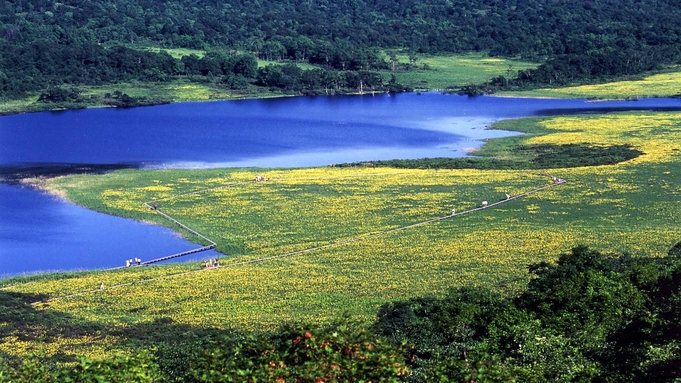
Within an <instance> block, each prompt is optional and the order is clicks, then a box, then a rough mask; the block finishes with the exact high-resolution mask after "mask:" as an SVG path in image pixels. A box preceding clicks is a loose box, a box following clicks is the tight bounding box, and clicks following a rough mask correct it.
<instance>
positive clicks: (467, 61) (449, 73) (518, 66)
mask: <svg viewBox="0 0 681 383" xmlns="http://www.w3.org/2000/svg"><path fill="white" fill-rule="evenodd" d="M397 59H398V61H399V62H403V63H407V62H409V57H408V56H406V55H399V54H398V55H397ZM415 65H416V67H417V68H419V69H416V70H413V71H409V72H396V73H395V77H396V78H397V81H398V82H399V83H400V84H404V85H408V86H411V87H413V88H414V89H440V90H441V89H447V88H449V87H459V86H462V85H469V84H480V83H484V82H486V81H489V80H491V79H492V78H494V77H498V76H507V77H508V76H509V73H510V74H516V73H517V72H518V71H519V70H524V69H528V68H536V67H537V66H538V65H539V64H537V63H531V62H525V61H520V60H510V59H503V58H493V57H486V56H484V55H482V54H466V55H454V56H417V60H416V62H415ZM424 67H425V68H427V69H424ZM386 75H387V76H388V78H389V75H390V72H386Z"/></svg>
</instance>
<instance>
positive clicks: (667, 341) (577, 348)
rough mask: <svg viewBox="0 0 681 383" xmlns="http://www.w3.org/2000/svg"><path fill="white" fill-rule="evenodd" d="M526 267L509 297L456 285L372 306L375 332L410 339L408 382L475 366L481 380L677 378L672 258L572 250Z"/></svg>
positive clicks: (680, 275) (677, 303)
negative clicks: (516, 292)
mask: <svg viewBox="0 0 681 383" xmlns="http://www.w3.org/2000/svg"><path fill="white" fill-rule="evenodd" d="M672 250H673V249H672ZM530 272H531V274H532V275H533V276H534V278H533V279H532V280H531V282H530V284H529V286H528V288H527V290H526V291H525V292H524V293H523V294H521V295H520V296H518V297H517V298H515V299H511V298H507V297H502V296H500V295H497V294H494V293H491V292H488V291H485V290H475V289H459V290H453V291H451V292H450V293H449V294H448V295H447V296H446V297H445V298H441V299H436V298H418V299H412V300H410V301H407V302H395V303H392V304H389V305H386V306H384V307H383V308H381V310H380V312H379V316H378V320H377V322H376V325H375V329H376V331H377V332H379V333H380V334H383V335H386V336H389V337H391V338H392V339H395V340H396V341H405V340H406V341H408V342H409V343H411V344H413V345H414V348H413V349H412V351H411V353H412V355H413V357H412V359H411V360H412V362H411V366H410V367H411V368H412V371H413V373H412V374H411V375H410V376H409V378H408V380H410V381H414V382H431V381H460V382H463V381H471V379H474V378H473V376H474V375H475V374H481V371H480V369H481V368H482V369H483V370H484V372H485V373H488V374H490V375H488V376H487V377H486V379H487V381H491V382H492V381H522V382H531V381H536V382H549V381H560V382H642V381H655V382H674V381H675V379H677V378H679V377H681V363H679V362H681V358H680V357H679V355H680V354H679V350H680V349H681V262H679V260H678V258H675V257H669V258H666V259H634V258H631V257H629V256H627V255H623V256H607V255H603V254H601V253H599V252H596V251H593V250H589V249H588V248H586V247H584V246H580V247H576V248H574V249H573V250H572V252H571V253H568V254H564V255H562V256H561V257H560V258H559V260H558V262H557V263H556V264H547V263H540V264H537V265H533V266H532V267H531V268H530ZM477 376H480V375H477Z"/></svg>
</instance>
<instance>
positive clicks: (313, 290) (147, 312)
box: [0, 112, 681, 356]
mask: <svg viewBox="0 0 681 383" xmlns="http://www.w3.org/2000/svg"><path fill="white" fill-rule="evenodd" d="M517 123H518V124H540V125H541V126H542V127H544V128H545V129H548V130H549V132H550V133H549V134H545V135H541V136H533V137H528V138H527V139H526V141H527V142H525V143H527V144H537V143H543V144H563V143H586V144H589V145H596V146H598V145H600V146H603V145H616V144H630V145H632V146H634V147H635V148H637V149H639V150H641V151H642V152H643V154H642V155H641V156H639V157H637V158H635V159H633V160H630V161H627V162H623V163H619V164H617V165H607V166H595V167H579V168H566V169H548V170H541V171H530V170H513V171H511V170H485V171H482V170H407V169H390V168H335V167H326V168H314V169H275V170H262V169H260V170H248V169H247V170H237V169H212V170H172V171H171V170H162V171H121V172H114V173H110V174H106V175H101V176H72V177H65V178H61V179H56V180H52V181H51V182H50V187H52V188H56V189H58V190H61V191H63V192H65V193H66V194H67V195H68V196H69V198H71V199H72V200H74V201H76V202H78V203H81V204H84V205H87V206H90V207H92V208H95V209H98V210H101V211H106V212H109V213H112V214H118V215H123V216H128V217H132V218H136V219H140V220H145V221H153V222H158V223H161V224H165V223H164V221H163V220H162V219H161V218H160V217H158V216H157V215H155V214H154V212H153V211H150V210H149V209H148V208H146V207H145V206H144V205H143V202H146V201H152V200H154V201H157V203H158V205H159V209H161V210H162V211H164V212H166V213H167V214H170V215H171V216H173V217H175V218H177V219H179V220H180V221H182V222H184V223H185V224H187V225H189V226H190V227H192V228H193V229H195V230H197V231H199V232H200V233H202V234H204V235H206V236H208V237H209V238H211V239H213V240H214V241H216V242H217V243H218V249H219V250H221V251H223V252H224V253H226V254H227V256H225V257H223V258H221V264H222V265H223V266H228V265H229V264H230V263H234V262H239V261H244V260H252V259H257V258H261V257H267V256H272V255H279V254H283V253H287V252H290V251H296V250H303V249H306V248H310V247H314V246H320V245H328V244H332V243H334V242H336V241H341V240H344V239H350V238H356V237H358V236H364V235H367V234H372V233H379V232H382V231H385V230H390V229H394V228H398V227H402V226H406V225H409V224H413V223H416V222H421V221H425V220H428V219H432V218H435V217H441V216H445V215H448V214H450V213H451V209H452V208H456V209H457V211H462V210H464V209H470V208H473V207H477V206H480V204H481V201H483V200H487V201H489V202H490V203H493V202H496V201H499V200H502V199H504V198H505V193H509V194H511V195H517V194H519V193H522V192H526V191H529V190H532V189H535V188H538V187H541V186H544V185H548V184H550V183H552V181H551V178H550V177H549V176H548V175H549V174H550V175H555V176H558V177H561V178H564V179H566V180H567V181H568V182H567V183H566V184H563V185H559V186H556V187H553V188H550V189H547V190H545V191H542V192H539V193H536V194H532V195H530V196H527V197H525V198H522V199H518V200H514V201H511V202H508V203H505V204H501V205H499V206H494V207H491V208H488V209H484V210H481V211H477V212H474V213H472V214H467V215H462V216H456V217H452V218H448V219H445V220H442V221H438V222H435V223H431V224H428V225H424V226H419V227H415V228H411V229H408V230H403V231H396V232H390V233H387V234H385V235H379V236H374V237H368V238H365V239H363V240H360V241H355V242H351V243H348V244H344V245H340V246H332V247H325V248H323V249H321V250H318V251H313V252H306V253H302V254H299V255H295V256H291V257H286V258H279V259H275V260H269V261H264V262H259V263H251V264H245V265H237V266H233V267H221V268H219V269H210V270H204V269H202V268H201V266H200V265H197V264H179V265H173V266H155V267H145V268H133V269H125V270H118V271H114V272H88V273H82V274H78V273H76V274H72V275H71V274H70V275H66V276H62V277H59V276H54V277H49V276H48V277H45V278H42V279H41V278H38V279H35V280H21V279H18V280H10V281H0V286H4V287H2V290H0V294H4V295H7V296H8V297H12V299H15V300H16V302H18V303H17V308H16V309H17V310H19V311H22V312H25V313H27V315H29V314H30V315H29V317H34V318H45V321H41V322H38V321H33V322H32V321H28V322H27V323H26V324H25V325H24V326H22V327H21V328H16V329H15V328H10V327H9V326H10V323H0V331H4V332H5V333H6V334H7V336H6V337H5V339H4V342H2V343H0V352H4V353H7V354H9V355H17V354H19V355H20V354H23V353H26V352H29V351H30V350H43V351H45V352H46V353H48V354H50V355H62V354H63V355H66V356H68V355H73V354H76V353H78V354H83V353H84V352H86V353H89V354H90V355H93V356H99V355H102V354H103V353H106V352H110V351H111V350H118V349H124V350H125V349H131V348H135V347H139V346H140V345H142V346H145V345H149V344H150V343H148V342H151V341H149V340H148V339H147V338H153V337H154V336H157V335H155V334H165V333H172V334H184V333H185V332H186V331H187V329H204V330H207V331H208V330H210V329H224V328H229V327H235V328H243V329H271V328H273V327H275V326H276V325H278V324H279V323H281V322H282V321H300V320H304V321H308V322H326V321H329V320H330V319H331V318H334V317H336V316H338V315H340V314H341V313H344V312H346V313H349V314H350V315H352V316H354V317H357V318H361V319H362V320H364V321H366V322H370V321H372V320H373V317H374V315H375V313H376V310H377V309H378V308H379V307H380V305H381V304H383V303H385V302H388V301H392V300H398V299H406V298H410V297H416V296H423V295H429V294H434V295H438V294H442V293H443V292H444V291H446V290H447V289H449V288H452V287H457V286H464V285H479V286H487V287H491V288H494V289H500V290H501V291H504V292H506V293H508V294H514V293H516V292H517V291H519V289H521V288H522V287H523V286H524V284H525V283H526V282H527V278H528V276H527V273H526V271H527V266H528V265H530V264H533V263H536V262H540V261H553V260H555V259H556V258H557V256H558V255H559V254H560V253H563V252H567V251H569V250H570V249H571V248H572V247H574V246H575V245H577V244H586V245H588V246H590V247H593V248H595V249H598V250H600V251H603V252H606V253H609V252H612V253H622V252H628V253H630V254H631V255H632V256H653V257H659V256H664V255H665V254H666V251H667V250H668V249H669V248H670V247H671V246H673V245H674V244H675V243H676V242H678V241H680V240H681V234H679V233H681V224H679V220H678V217H679V216H680V215H681V204H680V203H679V202H680V200H681V166H679V165H681V158H680V157H679V155H680V154H681V144H679V143H680V142H681V113H648V112H640V113H621V114H609V115H602V116H596V115H590V116H570V117H555V118H541V119H529V120H521V121H518V122H517ZM256 175H260V176H262V177H265V178H268V179H269V180H268V181H266V182H258V183H256V182H253V180H254V178H255V176H256ZM186 193H193V194H186ZM187 236H188V238H189V235H188V234H187ZM190 239H191V238H190ZM101 281H103V282H104V283H105V286H107V288H106V289H104V290H102V291H100V290H99V289H98V286H99V283H100V282H101ZM118 285H120V286H118ZM88 291H89V292H88ZM77 292H87V293H85V294H83V295H79V296H75V297H70V298H64V299H57V300H53V301H50V302H47V303H44V304H38V305H35V306H31V305H30V304H29V303H30V302H37V301H44V300H46V299H48V298H58V297H61V296H64V295H66V294H73V293H77ZM43 323H50V326H49V327H46V326H45V325H44V324H43ZM3 326H4V330H3ZM158 336H160V335H158ZM178 336H179V335H178ZM145 339H146V340H145ZM145 342H147V343H145ZM152 343H153V342H152Z"/></svg>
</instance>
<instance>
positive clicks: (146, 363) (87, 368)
mask: <svg viewBox="0 0 681 383" xmlns="http://www.w3.org/2000/svg"><path fill="white" fill-rule="evenodd" d="M161 378H162V377H161V374H160V373H159V371H158V366H157V365H156V364H155V362H154V359H153V357H152V356H151V355H150V354H149V353H148V352H140V353H139V354H136V355H132V356H130V355H115V356H113V357H111V358H107V359H102V360H95V359H90V358H84V357H83V358H79V360H78V362H77V363H76V364H75V365H74V366H72V367H69V368H62V369H59V368H57V367H56V366H54V365H53V364H51V363H50V362H48V361H45V360H44V358H41V357H40V356H37V355H30V356H29V357H27V358H26V359H25V360H24V361H22V362H20V363H18V364H17V365H15V366H8V365H5V366H2V365H0V383H71V382H72V383H100V382H107V383H153V382H160V381H161Z"/></svg>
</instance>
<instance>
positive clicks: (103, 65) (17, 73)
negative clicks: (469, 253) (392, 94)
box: [0, 0, 681, 104]
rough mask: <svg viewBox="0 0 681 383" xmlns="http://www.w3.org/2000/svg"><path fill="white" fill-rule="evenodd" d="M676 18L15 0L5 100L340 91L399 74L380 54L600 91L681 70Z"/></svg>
mask: <svg viewBox="0 0 681 383" xmlns="http://www.w3.org/2000/svg"><path fill="white" fill-rule="evenodd" d="M679 16H681V9H680V8H679V6H678V4H677V3H676V2H674V1H671V0H665V1H653V2H639V1H635V0H625V1H612V0H600V1H580V2H572V1H549V0H533V1H527V0H524V1H523V0H520V1H507V0H489V1H484V2H479V1H470V0H456V1H445V0H424V1H410V0H405V1H398V2H381V1H375V2H369V1H352V2H346V1H334V2H308V1H300V0H279V1H273V2H272V1H271V2H258V1H238V2H230V3H222V2H215V1H209V0H195V1H178V0H170V1H164V2H158V1H150V0H146V1H145V0H117V1H104V0H92V1H78V0H67V1H63V2H55V1H49V0H41V1H31V2H26V1H19V0H11V1H3V2H2V3H0V32H2V33H0V50H2V52H3V54H2V56H1V57H0V97H4V98H17V97H24V96H26V95H27V94H29V93H31V92H37V91H41V92H43V93H44V94H45V97H44V100H46V101H59V102H67V101H69V102H76V101H79V99H78V94H77V93H75V94H74V93H68V92H66V93H64V92H62V93H58V94H53V93H52V92H50V91H49V88H50V87H55V86H62V85H69V86H71V85H98V84H115V83H121V82H125V81H132V80H136V81H142V82H150V83H158V82H167V81H171V80H173V79H175V78H177V77H178V76H180V77H189V78H190V79H191V81H194V82H215V81H219V82H221V83H222V84H223V85H224V86H225V87H227V88H235V89H239V88H244V87H246V86H248V85H249V84H255V85H259V86H264V87H270V88H272V87H274V88H280V89H284V90H286V89H288V91H295V92H302V91H303V90H305V89H310V88H312V89H320V88H324V87H326V88H327V89H328V88H329V87H332V88H338V87H341V86H340V85H339V84H338V81H339V80H338V78H337V76H338V75H336V74H334V73H336V71H341V72H345V71H355V72H357V71H359V72H361V71H374V70H381V69H388V68H392V69H393V70H394V69H395V66H394V63H396V62H397V61H396V59H395V57H394V56H393V55H388V57H385V56H383V55H382V54H381V53H380V51H378V48H381V49H398V48H399V49H404V50H405V51H407V52H410V53H411V54H412V55H413V54H417V53H430V54H432V53H457V52H458V53H461V52H473V51H475V52H484V53H488V54H490V55H502V56H516V57H522V58H524V59H529V60H535V61H539V62H543V61H545V60H549V61H548V62H549V66H548V67H543V68H540V70H538V71H537V72H536V73H534V74H533V72H532V71H525V70H522V71H520V72H518V69H513V68H510V69H509V73H507V76H506V77H508V76H509V75H510V77H512V78H513V77H516V76H520V78H521V79H522V80H523V83H524V84H525V83H528V82H530V83H534V82H539V83H545V84H564V83H569V82H574V81H594V80H600V79H603V78H606V77H609V76H618V75H624V74H637V73H641V72H643V71H646V70H654V69H658V68H660V67H661V66H663V65H666V64H672V63H676V62H677V61H678V58H679V46H680V45H679V41H680V36H681V22H679V20H681V17H679ZM148 48H154V49H151V50H150V49H148ZM158 48H191V49H195V50H202V51H205V50H208V51H214V54H213V55H212V56H210V55H209V58H210V60H203V61H201V59H202V58H201V59H200V58H199V57H198V56H192V55H188V56H185V57H183V58H182V59H180V58H177V57H173V56H171V55H170V54H168V53H167V52H165V51H162V50H159V49H158ZM225 55H227V56H229V57H230V58H229V59H228V58H226V57H224V56H225ZM251 57H255V58H259V59H268V60H292V61H297V62H306V63H311V64H316V65H319V66H320V68H321V69H323V70H324V71H326V72H328V71H331V74H332V75H331V76H328V75H327V76H322V74H321V73H323V72H320V73H319V74H316V72H310V71H305V73H308V72H310V73H309V74H313V73H314V74H315V76H321V78H320V79H319V80H314V79H312V78H309V77H310V75H308V76H307V77H308V78H306V77H304V76H303V73H296V71H295V70H293V69H290V70H289V71H288V72H286V71H283V72H282V73H277V74H276V76H275V77H276V79H273V78H271V77H268V73H267V72H259V73H256V68H255V67H253V65H252V62H253V61H252V60H251V59H250V58H251ZM414 57H416V56H414ZM404 68H406V69H408V68H409V66H408V65H406V66H404ZM282 76H283V77H282ZM287 76H288V77H291V76H293V77H300V79H303V78H306V80H304V82H305V81H307V82H308V83H307V87H305V86H302V87H301V86H292V85H291V81H290V78H288V79H287V78H286V77H287ZM334 76H336V77H334ZM354 76H359V77H357V78H356V79H354V80H353V79H348V78H347V76H346V75H343V78H344V80H343V81H344V83H343V84H342V85H343V86H344V87H347V88H358V87H360V86H368V87H371V86H374V87H380V88H381V89H383V88H385V89H403V88H400V87H399V86H397V85H399V84H394V83H393V84H387V83H386V84H384V83H383V82H382V81H383V79H382V78H381V81H379V80H378V78H376V77H375V76H374V75H370V74H366V73H364V74H362V73H356V74H355V75H354ZM312 77H314V76H312ZM360 80H361V81H360ZM310 81H312V83H311V84H310ZM315 81H316V82H315ZM458 85H464V84H458ZM525 85H526V84H525ZM81 101H82V100H81ZM111 102H112V103H113V104H116V103H117V102H118V103H123V104H125V103H126V102H127V103H135V102H140V100H128V99H123V100H112V101H111Z"/></svg>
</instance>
